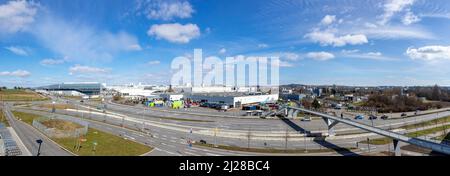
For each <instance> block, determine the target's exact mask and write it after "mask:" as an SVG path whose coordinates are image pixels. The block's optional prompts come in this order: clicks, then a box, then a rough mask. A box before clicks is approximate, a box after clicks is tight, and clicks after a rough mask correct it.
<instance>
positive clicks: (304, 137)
mask: <svg viewBox="0 0 450 176" xmlns="http://www.w3.org/2000/svg"><path fill="white" fill-rule="evenodd" d="M303 143H304V144H305V153H308V146H307V145H306V130H303Z"/></svg>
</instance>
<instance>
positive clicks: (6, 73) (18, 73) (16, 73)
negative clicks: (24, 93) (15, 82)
mask: <svg viewBox="0 0 450 176" xmlns="http://www.w3.org/2000/svg"><path fill="white" fill-rule="evenodd" d="M30 75H31V73H30V72H28V71H25V70H16V71H13V72H9V71H4V72H0V76H15V77H21V78H24V77H28V76H30Z"/></svg>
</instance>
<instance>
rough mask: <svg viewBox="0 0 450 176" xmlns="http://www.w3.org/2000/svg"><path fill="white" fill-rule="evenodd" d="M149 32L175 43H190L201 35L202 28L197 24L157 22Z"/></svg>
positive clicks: (158, 37)
mask: <svg viewBox="0 0 450 176" xmlns="http://www.w3.org/2000/svg"><path fill="white" fill-rule="evenodd" d="M147 34H148V35H149V36H156V38H157V39H165V40H167V41H169V42H173V43H182V44H183V43H189V41H191V40H192V39H194V38H197V37H199V36H200V29H199V28H198V26H197V25H196V24H191V23H189V24H185V25H181V24H179V23H172V24H160V25H158V24H155V25H152V26H151V27H150V29H149V30H148V32H147Z"/></svg>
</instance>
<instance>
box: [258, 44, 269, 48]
mask: <svg viewBox="0 0 450 176" xmlns="http://www.w3.org/2000/svg"><path fill="white" fill-rule="evenodd" d="M268 47H269V45H267V44H265V43H260V44H258V48H268Z"/></svg>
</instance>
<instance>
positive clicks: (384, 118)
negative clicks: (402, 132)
mask: <svg viewBox="0 0 450 176" xmlns="http://www.w3.org/2000/svg"><path fill="white" fill-rule="evenodd" d="M388 118H389V117H388V116H387V115H383V116H381V117H380V119H383V120H387V119H388Z"/></svg>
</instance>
